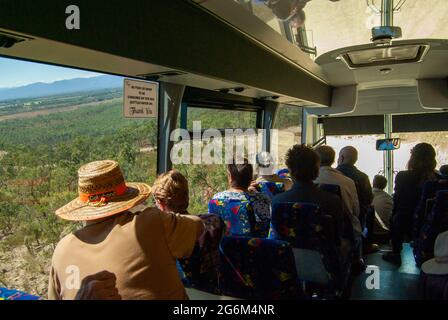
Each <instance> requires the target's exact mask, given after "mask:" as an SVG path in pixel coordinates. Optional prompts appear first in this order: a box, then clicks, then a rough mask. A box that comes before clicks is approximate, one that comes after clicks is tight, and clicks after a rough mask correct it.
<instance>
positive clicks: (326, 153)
mask: <svg viewBox="0 0 448 320" xmlns="http://www.w3.org/2000/svg"><path fill="white" fill-rule="evenodd" d="M314 151H316V152H317V154H318V155H319V157H320V165H321V166H328V167H331V166H332V165H333V163H334V160H335V158H336V152H335V151H334V149H333V148H332V147H330V146H320V147H317V148H316V149H315V150H314Z"/></svg>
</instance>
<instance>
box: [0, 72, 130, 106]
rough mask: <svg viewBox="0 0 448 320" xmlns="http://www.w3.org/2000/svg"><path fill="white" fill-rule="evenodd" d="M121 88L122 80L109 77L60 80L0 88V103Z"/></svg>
mask: <svg viewBox="0 0 448 320" xmlns="http://www.w3.org/2000/svg"><path fill="white" fill-rule="evenodd" d="M122 86H123V78H121V77H115V76H109V75H105V76H99V77H92V78H75V79H70V80H61V81H56V82H53V83H42V82H37V83H32V84H29V85H26V86H22V87H17V88H3V89H2V88H0V101H4V100H12V99H23V98H39V97H46V96H54V95H59V94H66V93H73V92H82V91H94V90H102V89H113V88H120V87H122Z"/></svg>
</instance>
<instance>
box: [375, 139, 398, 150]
mask: <svg viewBox="0 0 448 320" xmlns="http://www.w3.org/2000/svg"><path fill="white" fill-rule="evenodd" d="M400 145H401V140H400V139H399V138H394V139H380V140H376V150H378V151H388V150H398V149H400Z"/></svg>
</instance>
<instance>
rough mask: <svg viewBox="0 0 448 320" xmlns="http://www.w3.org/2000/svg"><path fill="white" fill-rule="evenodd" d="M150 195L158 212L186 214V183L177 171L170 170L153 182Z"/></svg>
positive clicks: (187, 198) (187, 200) (187, 199)
mask: <svg viewBox="0 0 448 320" xmlns="http://www.w3.org/2000/svg"><path fill="white" fill-rule="evenodd" d="M152 193H153V196H154V199H155V201H156V205H157V207H158V208H159V209H160V210H162V211H165V212H175V213H187V208H188V205H189V196H188V181H187V179H186V178H185V177H184V176H183V175H182V174H181V173H180V172H179V171H176V170H172V171H169V172H166V173H163V174H161V175H160V176H159V177H158V178H157V179H156V181H155V182H154V185H153V189H152Z"/></svg>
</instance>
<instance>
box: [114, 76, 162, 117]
mask: <svg viewBox="0 0 448 320" xmlns="http://www.w3.org/2000/svg"><path fill="white" fill-rule="evenodd" d="M123 91H124V92H123V96H124V97H123V99H124V102H123V115H124V117H125V118H156V117H157V107H158V96H159V90H158V84H157V83H156V82H148V81H139V80H130V79H124V90H123Z"/></svg>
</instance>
